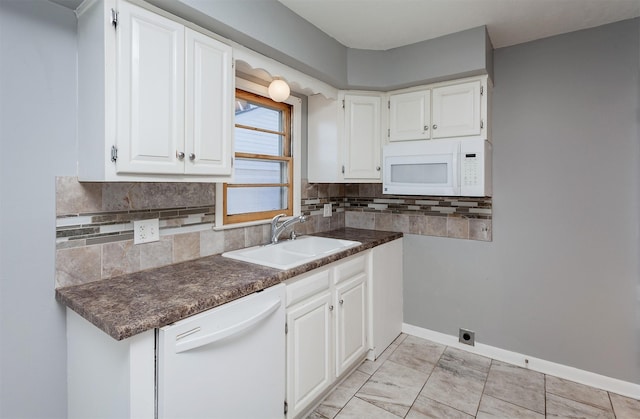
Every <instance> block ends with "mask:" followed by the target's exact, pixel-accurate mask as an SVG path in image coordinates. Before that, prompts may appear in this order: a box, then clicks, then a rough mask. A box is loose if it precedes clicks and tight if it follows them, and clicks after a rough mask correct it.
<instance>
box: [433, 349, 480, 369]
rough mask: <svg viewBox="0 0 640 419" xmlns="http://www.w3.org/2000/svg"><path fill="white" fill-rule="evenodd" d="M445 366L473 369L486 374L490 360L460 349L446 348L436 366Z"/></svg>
mask: <svg viewBox="0 0 640 419" xmlns="http://www.w3.org/2000/svg"><path fill="white" fill-rule="evenodd" d="M447 364H453V365H460V366H463V367H467V368H473V369H474V370H478V371H481V372H483V373H485V374H486V373H488V372H489V367H490V366H491V358H487V357H484V356H480V355H476V354H472V353H471V352H467V351H463V350H460V349H456V348H451V347H447V349H446V350H445V351H444V353H443V354H442V356H441V357H440V360H439V361H438V365H441V366H445V365H447Z"/></svg>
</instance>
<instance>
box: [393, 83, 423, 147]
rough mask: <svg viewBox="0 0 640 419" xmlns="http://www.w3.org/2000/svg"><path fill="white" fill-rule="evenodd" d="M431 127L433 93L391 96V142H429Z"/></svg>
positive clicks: (409, 93)
mask: <svg viewBox="0 0 640 419" xmlns="http://www.w3.org/2000/svg"><path fill="white" fill-rule="evenodd" d="M430 126H431V91H430V90H418V91H416V92H407V93H398V94H392V95H390V96H389V140H390V141H404V140H427V139H429V137H430V132H429V129H430Z"/></svg>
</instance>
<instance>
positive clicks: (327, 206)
mask: <svg viewBox="0 0 640 419" xmlns="http://www.w3.org/2000/svg"><path fill="white" fill-rule="evenodd" d="M322 215H323V216H324V217H331V204H330V203H329V204H324V214H322Z"/></svg>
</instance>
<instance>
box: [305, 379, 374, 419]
mask: <svg viewBox="0 0 640 419" xmlns="http://www.w3.org/2000/svg"><path fill="white" fill-rule="evenodd" d="M369 377H370V376H369V375H368V374H365V373H363V372H360V371H357V370H356V371H354V372H353V373H351V375H349V376H348V377H347V378H346V379H345V380H344V381H343V382H342V383H341V384H340V385H339V386H338V387H336V388H335V389H334V390H333V391H332V392H331V393H330V394H329V395H328V396H327V397H326V398H325V399H324V400H323V401H322V403H320V406H318V408H317V410H318V411H319V412H320V413H322V414H323V415H325V416H326V417H328V418H332V417H334V416H335V415H336V413H338V412H337V411H338V410H340V409H342V408H343V407H344V406H345V405H346V404H347V403H348V402H349V400H350V399H351V398H352V397H353V396H354V395H355V394H356V393H357V392H358V390H360V388H361V387H362V386H363V384H364V383H365V382H366V381H367V380H368V379H369ZM334 410H335V412H334V413H333V414H331V415H330V412H332V411H334Z"/></svg>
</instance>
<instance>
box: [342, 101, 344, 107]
mask: <svg viewBox="0 0 640 419" xmlns="http://www.w3.org/2000/svg"><path fill="white" fill-rule="evenodd" d="M342 109H344V99H342Z"/></svg>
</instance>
